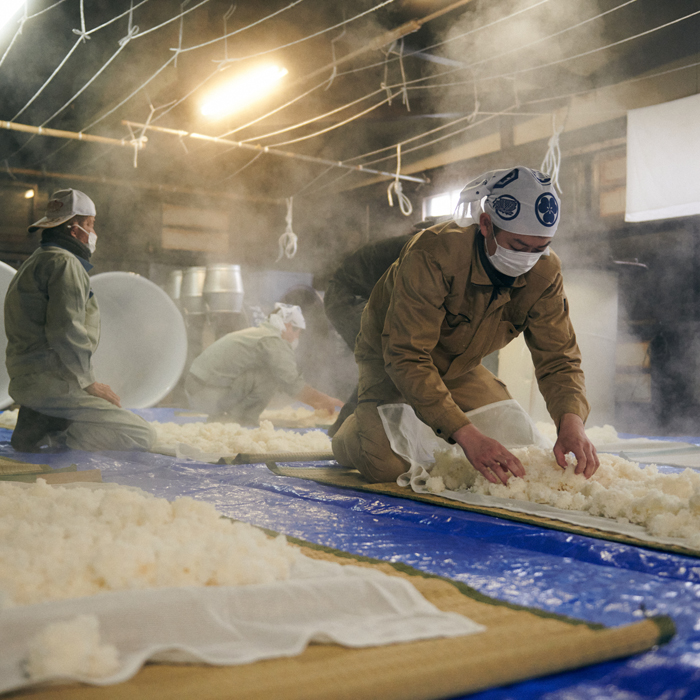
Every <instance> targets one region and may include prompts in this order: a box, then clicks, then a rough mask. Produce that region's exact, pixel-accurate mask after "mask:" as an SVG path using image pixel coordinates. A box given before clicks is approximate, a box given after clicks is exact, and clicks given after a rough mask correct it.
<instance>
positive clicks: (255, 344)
mask: <svg viewBox="0 0 700 700" xmlns="http://www.w3.org/2000/svg"><path fill="white" fill-rule="evenodd" d="M304 328H306V322H305V321H304V316H303V314H302V312H301V309H300V308H299V307H298V306H292V305H290V304H279V303H278V304H275V311H274V312H273V313H271V314H270V316H269V317H268V320H267V321H264V322H263V323H261V324H260V325H259V326H257V327H252V328H244V329H243V330H240V331H236V332H234V333H228V334H227V335H225V336H223V337H222V338H219V340H217V341H216V342H214V343H212V344H211V345H210V346H209V347H208V348H207V349H206V350H205V351H204V352H203V353H202V354H201V355H200V356H199V357H197V358H196V359H195V360H194V362H193V363H192V365H191V366H190V371H189V374H188V375H187V377H186V379H185V392H186V393H187V398H188V400H189V403H190V407H191V408H193V409H194V410H195V411H201V412H203V413H208V414H209V416H210V420H217V419H218V420H227V421H235V422H237V423H241V424H243V425H256V424H257V423H258V419H259V418H260V414H261V413H262V412H263V411H264V410H265V408H266V406H267V405H268V404H269V403H270V400H271V399H272V397H273V396H274V394H275V393H276V392H278V391H282V392H284V393H286V394H288V395H289V396H292V397H294V398H296V399H298V400H299V401H303V402H304V403H307V404H309V405H310V406H312V407H313V408H316V409H321V410H325V411H328V412H329V413H333V412H334V411H335V409H336V408H341V407H342V405H343V403H342V401H338V399H334V398H332V397H330V396H328V395H326V394H324V393H323V392H321V391H317V390H316V389H314V388H313V387H311V386H309V385H308V384H307V383H306V381H305V380H304V377H303V376H302V375H301V373H300V372H299V369H298V367H297V361H296V357H295V355H294V348H295V347H296V346H297V344H298V342H299V336H300V334H301V331H302V330H303V329H304Z"/></svg>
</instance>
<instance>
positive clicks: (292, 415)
mask: <svg viewBox="0 0 700 700" xmlns="http://www.w3.org/2000/svg"><path fill="white" fill-rule="evenodd" d="M335 419H336V414H335V413H330V412H329V411H323V410H321V409H319V408H317V409H315V410H313V409H311V408H304V407H303V406H299V408H292V407H291V406H285V407H284V408H274V409H267V410H265V411H263V412H262V413H261V414H260V420H261V421H266V420H269V421H270V423H272V424H273V425H274V424H275V423H285V424H287V425H294V427H296V428H316V427H318V426H329V425H332V424H333V422H334V421H335Z"/></svg>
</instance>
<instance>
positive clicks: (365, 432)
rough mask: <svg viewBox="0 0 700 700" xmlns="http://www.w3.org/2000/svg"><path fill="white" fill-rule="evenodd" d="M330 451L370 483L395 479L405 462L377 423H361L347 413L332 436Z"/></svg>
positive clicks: (404, 468) (407, 466) (401, 472)
mask: <svg viewBox="0 0 700 700" xmlns="http://www.w3.org/2000/svg"><path fill="white" fill-rule="evenodd" d="M332 444H333V454H334V456H335V458H336V460H337V461H338V462H339V463H340V464H342V465H343V466H345V467H354V468H355V469H357V470H358V471H359V472H360V474H362V476H363V477H364V478H365V479H367V481H369V482H370V483H378V482H387V481H396V479H397V478H398V477H399V476H400V475H401V474H403V473H404V472H406V471H408V469H409V465H408V463H407V462H406V461H405V460H403V459H402V458H401V457H399V456H398V455H396V454H395V453H394V452H393V451H392V449H391V446H390V445H389V440H388V439H387V437H386V434H385V433H384V429H383V427H382V425H381V422H379V425H378V426H377V425H370V426H369V428H368V426H366V425H362V424H361V423H359V422H358V420H357V417H356V415H355V414H353V415H352V416H350V417H349V418H348V419H347V420H346V421H345V422H344V423H343V425H342V426H341V427H340V430H338V432H337V433H336V434H335V437H334V438H333V443H332Z"/></svg>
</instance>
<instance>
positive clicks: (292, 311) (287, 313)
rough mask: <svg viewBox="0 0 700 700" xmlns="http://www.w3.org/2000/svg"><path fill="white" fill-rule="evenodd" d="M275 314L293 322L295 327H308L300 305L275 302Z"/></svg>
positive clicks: (286, 321)
mask: <svg viewBox="0 0 700 700" xmlns="http://www.w3.org/2000/svg"><path fill="white" fill-rule="evenodd" d="M274 315H275V316H279V317H280V318H281V319H282V321H284V323H291V324H292V326H294V328H306V321H304V314H303V313H301V307H300V306H292V304H281V303H280V302H277V303H276V304H275V311H274Z"/></svg>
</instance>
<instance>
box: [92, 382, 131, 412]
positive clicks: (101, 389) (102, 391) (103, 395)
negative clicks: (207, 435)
mask: <svg viewBox="0 0 700 700" xmlns="http://www.w3.org/2000/svg"><path fill="white" fill-rule="evenodd" d="M85 391H87V393H88V394H90V396H97V398H98V399H105V400H106V401H109V402H110V403H113V404H114V405H115V406H117V407H119V408H121V407H122V404H121V401H120V400H119V397H118V396H117V395H116V394H115V393H114V392H113V391H112V390H111V389H110V388H109V387H108V386H107V385H106V384H99V383H98V382H93V383H92V384H90V386H86V387H85Z"/></svg>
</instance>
